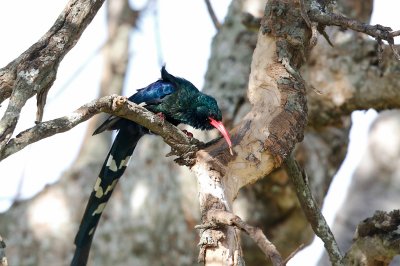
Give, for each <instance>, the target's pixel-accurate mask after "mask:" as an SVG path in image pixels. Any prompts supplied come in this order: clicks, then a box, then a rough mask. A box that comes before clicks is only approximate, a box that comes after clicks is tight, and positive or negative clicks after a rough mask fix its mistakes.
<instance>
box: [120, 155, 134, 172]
mask: <svg viewBox="0 0 400 266" xmlns="http://www.w3.org/2000/svg"><path fill="white" fill-rule="evenodd" d="M130 160H131V156H126V158H125V159H123V160H122V161H121V164H120V166H119V168H118V169H121V168H122V167H124V166H126V167H128V164H129V161H130Z"/></svg>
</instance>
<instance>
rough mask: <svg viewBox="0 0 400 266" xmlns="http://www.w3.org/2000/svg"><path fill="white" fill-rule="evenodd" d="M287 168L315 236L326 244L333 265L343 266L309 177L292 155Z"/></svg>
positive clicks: (287, 162)
mask: <svg viewBox="0 0 400 266" xmlns="http://www.w3.org/2000/svg"><path fill="white" fill-rule="evenodd" d="M285 168H286V171H287V173H288V175H289V177H290V179H291V180H292V182H293V185H294V187H295V189H296V194H297V197H298V199H299V201H300V204H301V206H302V208H303V211H304V213H305V215H306V217H307V219H308V221H309V222H310V224H311V227H312V228H313V230H314V232H315V234H316V235H317V236H318V237H319V238H321V240H322V241H323V242H324V245H325V248H326V250H327V251H328V254H329V258H330V260H331V262H332V265H343V263H342V260H343V256H342V254H341V253H340V250H339V247H338V245H337V243H336V240H335V237H334V236H333V234H332V232H331V230H330V228H329V226H328V224H327V223H326V221H325V218H324V216H323V215H322V213H321V211H320V210H319V208H318V206H317V204H316V203H315V201H314V199H313V196H312V194H311V190H310V188H309V187H308V184H307V181H306V180H307V177H306V176H304V175H303V174H302V172H301V170H300V167H299V166H298V164H297V162H296V161H295V159H294V158H293V156H292V155H291V156H289V157H288V158H287V159H286V160H285Z"/></svg>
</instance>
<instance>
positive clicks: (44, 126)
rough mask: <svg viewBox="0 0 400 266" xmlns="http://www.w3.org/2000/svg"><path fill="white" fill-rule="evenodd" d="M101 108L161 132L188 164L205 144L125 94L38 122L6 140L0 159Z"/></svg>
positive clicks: (57, 131)
mask: <svg viewBox="0 0 400 266" xmlns="http://www.w3.org/2000/svg"><path fill="white" fill-rule="evenodd" d="M100 112H106V113H109V114H114V115H117V116H120V117H123V118H126V119H129V120H132V121H134V122H137V123H139V124H141V125H143V126H145V127H146V128H148V129H149V130H150V131H152V132H153V133H155V134H158V135H160V136H161V137H162V138H164V141H165V142H166V143H167V144H168V145H170V146H171V147H172V150H173V155H177V156H180V155H182V156H183V157H182V158H183V159H184V161H183V163H186V164H190V162H191V160H190V159H191V158H190V157H191V156H193V154H194V153H195V152H196V151H197V149H198V148H197V147H196V145H197V144H201V142H199V141H198V140H196V139H190V140H189V139H188V138H187V136H186V135H185V134H184V133H183V132H182V131H181V130H179V129H178V128H177V127H175V126H173V125H172V124H170V123H169V122H168V121H163V120H161V119H160V117H159V116H157V115H155V114H153V113H152V112H149V111H148V110H147V109H145V108H144V107H141V106H139V105H136V104H134V103H132V102H129V101H128V100H127V98H125V97H122V96H118V95H112V96H105V97H102V98H100V99H98V100H95V101H92V102H91V103H88V104H85V105H83V106H82V107H80V108H79V109H77V110H75V111H74V112H73V113H72V114H70V115H67V116H64V117H61V118H57V119H54V120H50V121H46V122H41V123H38V124H37V125H36V126H34V127H32V128H30V129H27V130H25V131H23V132H21V133H19V134H18V135H17V136H16V137H15V138H13V139H11V140H10V141H9V142H8V143H7V144H6V146H5V148H4V150H3V152H2V153H1V154H0V160H3V159H5V158H7V157H8V156H10V155H11V154H14V153H16V152H18V151H20V150H22V149H23V148H25V147H26V146H28V145H29V144H32V143H34V142H37V141H39V140H41V139H44V138H47V137H50V136H53V135H55V134H58V133H62V132H65V131H68V130H70V129H71V128H73V127H75V126H77V125H78V124H80V123H82V122H84V121H86V120H88V119H89V118H91V117H92V116H94V115H95V114H98V113H100Z"/></svg>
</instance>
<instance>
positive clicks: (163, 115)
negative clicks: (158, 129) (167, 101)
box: [156, 112, 165, 122]
mask: <svg viewBox="0 0 400 266" xmlns="http://www.w3.org/2000/svg"><path fill="white" fill-rule="evenodd" d="M156 115H157V116H158V117H159V118H160V120H161V121H163V122H164V120H165V114H164V113H161V112H158V113H156Z"/></svg>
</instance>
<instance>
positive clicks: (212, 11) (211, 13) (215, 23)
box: [204, 0, 221, 30]
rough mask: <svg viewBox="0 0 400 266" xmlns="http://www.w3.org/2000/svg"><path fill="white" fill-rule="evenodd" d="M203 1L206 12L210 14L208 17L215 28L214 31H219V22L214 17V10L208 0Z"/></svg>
mask: <svg viewBox="0 0 400 266" xmlns="http://www.w3.org/2000/svg"><path fill="white" fill-rule="evenodd" d="M204 1H205V2H206V5H207V10H208V13H209V14H210V17H211V20H212V22H213V24H214V26H215V29H216V30H219V29H220V28H221V23H220V22H219V20H218V18H217V16H216V15H215V12H214V9H213V7H212V5H211V2H210V0H204Z"/></svg>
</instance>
